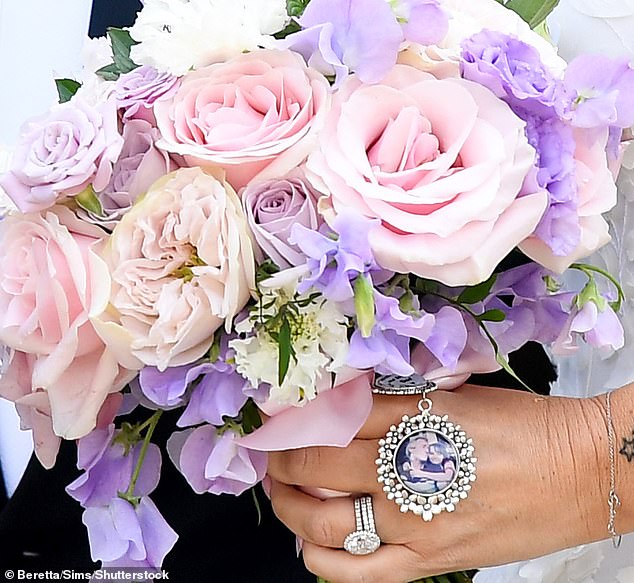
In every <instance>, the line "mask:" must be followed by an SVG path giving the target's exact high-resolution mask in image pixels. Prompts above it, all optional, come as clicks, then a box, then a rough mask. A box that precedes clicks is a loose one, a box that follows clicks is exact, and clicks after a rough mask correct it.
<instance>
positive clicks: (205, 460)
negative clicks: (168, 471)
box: [168, 425, 266, 495]
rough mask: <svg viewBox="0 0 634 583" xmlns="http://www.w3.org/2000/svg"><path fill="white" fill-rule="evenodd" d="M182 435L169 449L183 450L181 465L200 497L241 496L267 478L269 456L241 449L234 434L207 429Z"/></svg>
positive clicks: (205, 426)
mask: <svg viewBox="0 0 634 583" xmlns="http://www.w3.org/2000/svg"><path fill="white" fill-rule="evenodd" d="M181 433H182V434H186V435H178V434H174V435H172V437H170V439H169V442H168V449H169V450H170V451H172V452H177V451H178V450H179V449H180V455H179V459H178V464H177V465H178V467H179V469H180V471H181V473H182V474H183V475H184V476H185V478H186V479H187V481H188V482H189V485H190V486H191V487H192V489H193V490H194V491H195V492H196V493H198V494H202V493H204V492H211V493H213V494H223V493H229V494H235V495H239V494H241V493H242V492H244V491H245V490H247V489H248V488H250V487H251V486H253V485H254V484H256V483H257V482H259V481H260V480H262V478H263V477H264V474H265V471H266V454H264V453H262V452H256V451H251V450H248V449H246V448H244V447H242V446H240V445H238V443H237V441H236V439H237V435H236V434H235V433H233V432H232V431H225V432H224V433H223V434H222V435H218V432H217V430H216V428H215V427H212V426H210V425H204V426H202V427H198V428H196V429H194V430H189V431H186V432H181ZM183 438H184V439H183ZM172 441H173V442H174V444H173V445H170V442H172ZM170 455H173V454H172V453H171V454H170Z"/></svg>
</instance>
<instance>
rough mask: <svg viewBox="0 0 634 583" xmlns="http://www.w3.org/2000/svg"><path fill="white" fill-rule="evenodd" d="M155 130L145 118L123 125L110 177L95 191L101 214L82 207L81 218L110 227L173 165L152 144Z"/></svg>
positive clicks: (165, 153) (156, 138)
mask: <svg viewBox="0 0 634 583" xmlns="http://www.w3.org/2000/svg"><path fill="white" fill-rule="evenodd" d="M159 137H160V136H159V133H158V130H157V129H156V128H154V127H152V125H151V124H149V123H148V122H147V121H144V120H141V119H133V120H130V121H128V123H126V124H125V125H124V127H123V140H124V143H123V148H122V150H121V154H120V156H119V159H118V160H117V161H116V163H115V165H114V168H113V170H112V178H111V179H110V182H109V183H108V185H107V186H106V187H105V189H104V190H103V191H102V192H99V193H98V194H97V197H98V199H99V202H100V203H101V210H102V212H101V214H97V213H93V212H88V211H84V210H82V211H81V212H80V214H81V215H82V218H83V219H85V220H87V221H89V222H92V223H96V224H99V225H101V226H103V227H107V228H110V229H113V228H114V226H115V225H116V223H117V222H118V220H119V219H120V218H121V217H122V216H123V215H124V214H125V213H126V212H127V211H128V210H129V209H130V207H131V206H132V205H133V204H134V202H135V201H136V200H137V198H139V196H141V195H142V194H145V193H146V192H147V191H148V189H149V188H150V186H152V184H154V183H155V182H156V181H157V180H158V179H159V178H161V177H162V176H164V175H165V174H169V173H170V172H172V171H173V170H175V169H176V164H174V162H173V161H172V160H171V159H170V157H169V155H168V154H167V152H164V151H162V150H159V149H158V148H156V147H155V145H154V144H155V142H156V140H158V139H159Z"/></svg>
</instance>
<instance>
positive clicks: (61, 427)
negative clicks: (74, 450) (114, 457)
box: [0, 207, 130, 439]
mask: <svg viewBox="0 0 634 583" xmlns="http://www.w3.org/2000/svg"><path fill="white" fill-rule="evenodd" d="M103 234H104V233H103V231H101V230H100V229H98V228H97V227H95V226H93V225H90V224H87V223H84V222H82V221H80V220H78V219H77V218H76V217H75V215H73V213H72V212H71V211H70V210H69V209H68V208H66V207H54V208H53V209H51V210H50V211H48V212H46V213H45V214H43V215H40V214H29V215H9V216H8V217H6V218H5V219H4V220H3V221H2V222H0V342H2V343H4V344H6V345H7V346H9V347H11V348H13V349H14V350H16V351H19V352H21V353H26V354H28V355H29V367H30V369H29V371H30V372H29V375H28V377H27V378H28V380H27V379H23V381H24V383H25V385H24V386H30V390H31V391H37V390H38V389H43V390H44V391H46V393H47V396H48V400H49V401H50V414H51V417H52V419H53V427H54V430H55V433H56V435H59V436H60V437H64V438H66V439H74V438H79V437H82V436H83V435H86V434H87V433H89V432H90V431H91V430H92V429H93V428H94V426H95V423H96V418H97V414H98V412H99V410H100V408H101V406H102V404H103V403H104V401H105V399H106V397H107V396H108V393H110V392H115V391H117V390H119V389H121V387H122V386H123V385H124V384H125V382H127V380H129V377H130V375H129V373H128V372H127V371H122V370H120V369H119V366H118V365H117V362H116V360H115V359H114V357H113V356H112V354H111V353H110V352H109V351H108V350H107V349H106V347H105V345H104V343H103V342H102V341H101V339H100V338H99V336H98V335H97V334H96V332H95V330H94V328H93V326H92V324H91V322H90V316H91V315H92V314H95V313H99V312H101V311H103V310H104V309H105V308H106V306H107V302H108V294H109V291H110V276H109V273H108V268H107V266H106V264H105V263H104V262H103V261H102V260H101V259H99V257H97V256H96V255H95V254H94V252H93V251H92V247H93V245H94V244H95V243H96V242H97V241H98V240H99V239H100V238H101V237H102V236H103ZM21 382H22V381H21ZM32 398H36V397H32Z"/></svg>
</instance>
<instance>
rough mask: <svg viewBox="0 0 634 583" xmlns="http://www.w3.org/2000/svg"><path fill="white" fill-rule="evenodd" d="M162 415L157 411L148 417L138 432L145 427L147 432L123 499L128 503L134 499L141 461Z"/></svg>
mask: <svg viewBox="0 0 634 583" xmlns="http://www.w3.org/2000/svg"><path fill="white" fill-rule="evenodd" d="M161 415H163V411H157V412H156V413H154V415H152V417H150V418H149V419H148V420H147V421H145V422H144V423H143V424H142V425H141V426H140V427H139V431H141V430H142V429H144V428H145V427H146V426H147V428H148V429H147V432H146V434H145V437H144V438H143V445H141V453H140V454H139V459H138V460H137V462H136V466H135V467H134V472H133V473H132V479H131V480H130V485H129V486H128V489H127V490H126V492H125V494H124V495H123V498H125V499H126V500H128V502H132V501H133V500H134V498H135V496H134V488H135V487H136V483H137V480H138V479H139V475H140V474H141V468H142V467H143V461H144V460H145V456H146V454H147V449H148V447H149V446H150V441H151V440H152V434H153V433H154V430H155V429H156V426H157V424H158V421H159V419H160V418H161Z"/></svg>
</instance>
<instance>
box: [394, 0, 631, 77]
mask: <svg viewBox="0 0 634 583" xmlns="http://www.w3.org/2000/svg"><path fill="white" fill-rule="evenodd" d="M614 1H620V0H614ZM628 1H630V2H631V1H632V0H628ZM441 5H442V7H443V8H444V9H445V10H446V11H447V12H448V13H449V30H448V32H447V35H446V36H445V38H444V39H443V40H442V41H441V42H439V43H438V44H437V45H430V46H428V47H412V50H410V51H406V54H405V55H403V57H402V58H401V60H402V61H404V62H408V63H410V64H412V65H414V66H416V67H418V68H422V69H423V70H425V71H429V72H431V73H433V74H434V75H436V76H440V77H451V76H454V77H455V76H459V74H460V65H459V63H460V52H461V47H460V45H461V43H462V41H463V40H464V39H466V38H468V37H470V36H472V35H474V34H476V33H477V32H480V31H481V30H483V29H485V28H488V29H490V30H497V31H501V32H504V33H506V34H512V35H514V36H516V37H518V38H519V39H520V40H522V41H524V42H525V43H527V44H530V45H532V46H534V47H535V48H536V49H537V50H538V51H539V54H540V55H541V58H542V61H543V62H544V64H545V65H546V66H547V67H549V68H550V70H551V71H552V72H553V73H554V74H555V75H561V74H562V73H563V71H564V69H565V67H566V63H565V61H564V60H563V59H562V58H561V57H559V56H558V55H557V50H556V49H555V48H554V47H553V46H552V45H551V44H550V43H549V42H548V41H546V40H545V39H544V38H542V37H541V36H540V35H539V34H537V33H536V32H534V31H532V30H531V28H530V27H529V26H528V24H526V22H524V21H523V20H522V19H521V18H520V17H519V16H518V15H517V14H516V13H515V12H513V11H512V10H509V9H508V8H505V7H504V6H502V5H501V4H499V3H498V2H497V0H468V1H465V0H441ZM412 53H417V54H416V58H415V60H414V61H413V60H412V59H413V58H414V55H413V54H412Z"/></svg>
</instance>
